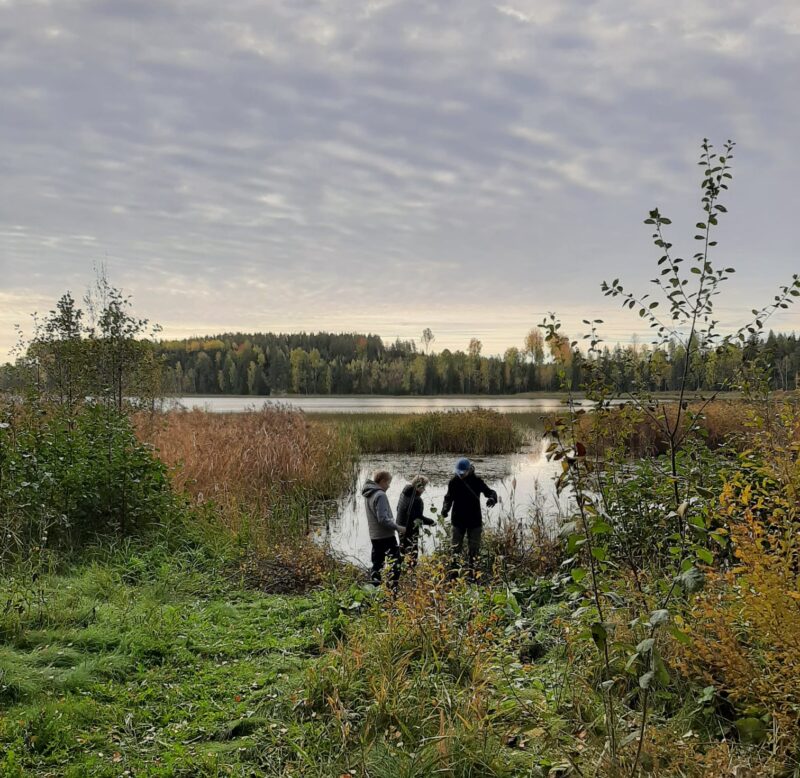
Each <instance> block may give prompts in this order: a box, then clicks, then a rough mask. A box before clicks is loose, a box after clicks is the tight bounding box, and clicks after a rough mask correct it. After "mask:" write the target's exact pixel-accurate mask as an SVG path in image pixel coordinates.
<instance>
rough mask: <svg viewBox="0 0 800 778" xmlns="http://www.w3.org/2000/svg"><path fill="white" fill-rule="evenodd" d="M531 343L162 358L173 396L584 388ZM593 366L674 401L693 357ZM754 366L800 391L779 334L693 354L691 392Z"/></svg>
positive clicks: (796, 356) (221, 339)
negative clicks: (494, 351) (501, 349)
mask: <svg viewBox="0 0 800 778" xmlns="http://www.w3.org/2000/svg"><path fill="white" fill-rule="evenodd" d="M430 339H432V338H429V339H428V340H427V342H426V346H428V345H429V344H430ZM524 343H525V345H524V346H523V347H522V348H514V347H512V348H509V349H507V350H506V351H505V353H504V354H503V355H502V356H484V355H482V353H481V351H482V346H481V343H480V341H478V340H475V339H473V340H472V341H471V342H470V344H469V347H468V348H467V350H465V351H461V350H457V351H450V350H449V349H443V350H441V351H438V352H436V353H430V352H429V349H428V348H425V349H424V350H423V349H421V348H419V347H418V346H417V344H416V343H415V341H413V340H396V341H395V342H393V343H389V344H387V343H384V342H383V341H382V340H381V338H380V337H378V336H376V335H361V334H334V333H327V332H320V333H312V334H306V333H300V334H290V335H276V334H270V333H267V334H245V333H233V334H226V335H220V336H215V337H209V338H198V339H191V340H185V341H162V342H160V343H158V344H157V345H156V347H155V350H156V356H157V357H158V358H159V360H160V361H161V362H162V364H163V370H164V373H163V375H164V389H165V390H166V391H167V392H171V393H176V394H240V395H269V394H392V395H395V394H399V395H403V394H407V395H431V394H432V395H435V394H516V393H519V392H536V391H555V390H558V389H559V388H560V387H561V385H562V380H561V377H560V376H559V375H558V372H559V370H562V369H563V370H565V371H566V377H567V378H568V379H569V380H570V381H571V385H572V386H573V387H578V386H580V385H581V384H582V383H583V381H584V379H585V374H586V369H587V357H586V355H585V354H583V353H582V352H580V351H579V350H577V349H573V348H571V347H570V346H569V343H568V341H567V340H566V339H564V340H563V341H562V342H561V343H544V342H543V339H542V337H541V334H540V332H539V330H531V332H530V333H528V335H527V336H526V338H525V341H524ZM554 357H558V360H557V361H558V362H559V366H557V365H556V361H554ZM592 359H593V361H594V363H595V364H596V366H597V367H598V368H599V369H600V371H601V372H602V374H603V375H604V376H605V377H606V378H607V380H608V381H610V382H611V384H612V385H613V386H614V387H615V388H616V389H617V390H618V391H621V392H624V391H630V390H633V389H636V388H641V389H645V390H650V391H673V390H675V389H676V388H677V387H678V386H679V385H680V380H681V376H682V375H683V373H684V369H685V367H686V352H685V348H684V346H683V345H682V344H681V343H679V342H677V341H672V342H670V343H668V344H667V345H666V346H664V347H659V348H654V347H652V346H643V345H638V344H631V345H628V346H625V347H623V346H620V345H617V346H614V347H607V348H605V349H603V350H602V351H601V352H600V353H599V354H598V355H596V356H594V357H592ZM753 360H762V361H763V362H764V363H765V364H766V365H768V367H769V372H770V375H771V383H772V387H773V388H776V389H786V390H788V389H796V388H797V387H798V373H799V372H800V342H798V338H797V337H796V336H795V335H794V334H791V335H784V334H775V333H773V332H770V333H769V335H768V337H767V338H766V339H759V338H758V337H756V336H752V337H751V338H750V340H748V341H746V342H745V343H744V344H736V345H730V346H729V347H727V348H725V349H724V350H718V349H716V348H710V347H709V348H701V349H700V350H698V351H697V352H693V355H692V360H691V361H692V364H690V365H689V370H688V372H689V376H690V388H692V389H696V390H713V389H724V388H725V387H726V386H729V385H730V384H731V382H733V381H734V379H735V378H736V375H737V373H738V371H739V370H740V368H741V366H742V364H743V362H752V361H753Z"/></svg>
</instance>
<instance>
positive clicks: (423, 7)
mask: <svg viewBox="0 0 800 778" xmlns="http://www.w3.org/2000/svg"><path fill="white" fill-rule="evenodd" d="M798 35H800V11H798V8H797V6H796V4H795V3H792V2H791V0H784V1H783V2H780V1H779V0H772V1H771V2H768V3H764V4H761V6H753V5H752V4H751V3H745V2H742V1H741V0H737V1H736V2H733V3H728V4H724V5H711V6H710V5H708V4H706V5H698V4H696V3H693V2H689V0H677V2H676V3H673V4H672V5H671V6H670V7H669V9H666V8H665V7H664V6H663V3H656V2H655V0H643V2H639V3H636V4H634V5H631V4H630V3H623V2H622V0H582V2H574V3H560V2H556V0H508V2H503V3H499V4H497V5H492V4H487V3H482V2H478V0H466V1H465V2H462V3H459V4H456V5H454V4H447V3H436V2H434V3H431V2H422V0H394V1H390V0H381V1H380V2H377V1H373V2H352V1H351V0H315V1H314V2H311V1H310V0H309V2H296V1H295V0H276V2H271V3H260V2H256V0H231V1H230V2H228V3H224V4H219V3H214V2H211V0H175V1H174V2H170V3H163V2H160V1H157V0H136V1H135V2H134V1H133V0H63V2H59V3H51V2H32V1H31V0H25V2H22V1H21V0H19V1H18V2H15V1H13V0H12V1H11V2H9V0H5V2H0V176H2V180H3V187H2V189H0V271H2V279H3V280H2V287H1V288H2V291H3V293H4V295H6V297H4V298H3V300H5V301H6V304H5V306H4V310H3V311H2V313H1V314H0V352H2V351H3V350H4V349H5V348H8V345H9V342H10V340H11V339H12V338H13V333H12V332H11V331H10V329H9V326H8V322H9V321H10V319H11V318H12V315H13V316H15V315H16V313H14V314H11V313H9V310H11V308H12V306H11V305H10V304H9V302H8V301H9V300H12V299H13V300H14V301H15V302H14V306H13V310H14V311H17V310H18V309H20V308H21V307H24V304H25V301H26V300H28V301H30V300H32V299H33V298H34V297H35V298H36V299H37V300H38V299H41V298H45V297H47V298H50V299H52V300H55V299H56V298H57V297H58V296H59V295H60V294H61V292H63V291H64V290H65V289H66V288H72V289H73V290H74V289H79V290H80V289H82V288H83V287H84V286H85V285H86V284H87V283H88V280H89V277H90V275H91V267H92V264H93V263H94V262H97V261H105V262H107V264H108V267H109V271H110V273H111V276H112V280H114V281H115V282H117V283H119V284H121V285H123V286H125V287H126V289H127V290H128V291H129V292H131V293H133V294H134V297H135V300H136V301H137V305H138V306H140V307H142V308H143V309H144V310H145V311H146V313H147V315H149V316H151V317H152V318H153V319H156V320H159V321H161V322H162V323H163V324H164V325H165V328H166V331H167V333H168V334H169V332H170V328H172V330H173V331H175V332H177V331H178V330H179V329H181V328H183V329H185V328H186V322H192V323H193V325H192V326H196V327H198V328H199V329H198V330H197V331H198V332H199V331H201V330H202V329H206V328H207V329H209V330H213V329H216V328H219V327H222V326H225V327H230V328H237V327H241V328H246V327H247V328H255V327H266V326H268V325H269V326H272V325H273V324H274V323H276V322H278V323H280V322H282V323H283V325H284V328H290V327H297V328H306V329H308V328H311V327H312V326H313V327H325V326H328V327H334V326H335V327H337V328H339V327H341V328H345V329H351V328H353V327H355V326H356V322H361V323H364V322H369V327H370V328H372V329H375V330H378V331H381V332H383V331H385V332H386V333H387V334H389V335H394V334H396V333H394V332H392V330H393V329H396V328H397V327H398V323H399V322H402V321H410V322H411V323H410V324H409V325H408V326H409V328H411V329H413V330H414V331H416V330H417V329H420V330H421V328H422V327H423V326H426V325H427V324H428V323H430V322H433V321H440V324H441V327H443V328H445V329H447V328H449V331H450V332H451V333H452V339H453V344H454V345H455V344H456V341H457V340H458V339H462V340H464V341H465V342H466V340H468V337H467V335H466V332H465V331H464V327H465V326H466V327H467V329H468V328H469V326H470V325H469V322H472V323H473V324H472V326H474V327H476V328H478V327H483V328H484V331H485V332H486V333H489V332H501V331H502V332H505V333H506V339H507V340H508V341H509V342H510V341H511V339H512V338H513V337H516V335H515V332H516V330H517V328H519V326H520V323H519V322H523V321H524V320H526V319H532V320H535V318H536V316H538V312H540V311H542V310H547V309H550V308H556V309H562V310H566V311H571V310H572V309H573V308H575V309H576V310H577V309H584V310H587V311H588V310H589V309H590V308H593V309H599V310H600V311H603V310H604V308H603V306H605V305H606V301H605V300H603V299H602V298H601V297H600V296H599V295H598V292H597V285H598V283H599V281H600V280H601V279H602V278H604V277H613V276H623V277H626V278H630V279H631V280H632V281H633V282H635V283H638V284H640V285H646V282H647V279H648V278H649V277H650V275H651V274H652V270H651V264H650V260H651V259H652V258H653V256H654V255H653V252H651V251H650V249H651V248H652V247H651V246H650V245H649V237H648V233H647V231H646V230H645V229H644V228H643V227H642V225H641V218H642V217H643V216H644V215H645V214H646V211H647V210H648V209H649V208H650V207H652V206H653V205H655V204H659V205H660V206H661V207H662V208H663V209H664V210H665V211H666V212H668V213H669V214H670V215H671V216H673V218H674V222H675V226H676V228H677V227H679V226H681V225H683V228H684V229H683V231H682V233H679V234H683V235H685V236H686V237H687V238H688V239H689V241H688V245H686V242H685V241H679V240H677V239H676V245H678V244H680V245H681V248H682V250H684V251H686V252H691V251H692V250H693V246H692V245H691V240H690V239H691V225H692V224H693V223H694V221H696V214H695V211H696V200H697V183H696V181H695V178H696V172H695V171H696V168H695V166H694V161H695V157H696V152H697V146H698V142H699V140H700V138H702V137H703V136H709V137H711V138H712V139H715V140H718V141H722V140H724V139H725V138H727V137H732V138H735V139H736V140H738V141H739V144H740V145H739V153H738V155H737V159H736V165H737V168H736V171H735V175H736V180H735V182H734V186H733V189H732V192H731V196H730V200H729V206H730V210H731V212H732V214H733V215H732V217H731V219H730V220H729V221H728V222H727V223H723V226H722V230H723V232H722V235H721V245H722V247H723V249H724V250H725V252H726V259H725V262H726V264H734V265H736V266H738V267H739V269H740V274H739V276H738V277H737V280H736V282H735V284H734V285H733V286H732V290H731V293H732V302H731V305H732V306H733V307H734V308H736V309H737V310H738V307H741V309H742V310H744V311H746V310H748V309H749V308H751V307H754V305H755V304H757V303H759V302H761V300H762V299H763V298H764V297H765V296H766V297H767V299H769V291H770V288H771V286H772V285H773V284H774V283H776V282H777V281H778V280H780V279H783V278H784V277H785V276H786V275H787V274H788V273H789V272H790V271H791V270H792V269H793V268H794V266H795V265H796V261H795V258H794V251H795V248H794V240H793V234H792V225H793V221H794V216H793V213H792V210H793V206H792V202H793V201H795V200H796V196H795V193H794V181H795V180H796V178H797V174H798V173H799V172H800V169H799V168H800V161H798V157H797V155H796V153H795V150H794V133H793V129H792V128H793V127H796V126H797V123H798V120H800V105H799V104H798V102H797V100H796V99H795V95H796V87H795V80H796V79H795V74H796V73H797V72H798V65H800V62H799V61H798V60H800V47H798ZM409 290H413V293H409ZM751 296H752V298H753V299H752V300H751V299H750V298H751ZM412 312H413V317H412V315H411V313H412ZM611 315H612V314H610V313H609V311H608V310H607V309H605V317H606V318H609V316H611ZM575 316H576V317H578V316H579V314H578V313H576V314H575ZM613 316H615V318H614V319H613V321H614V324H613V328H614V331H615V332H617V333H619V335H620V337H624V336H626V334H628V332H629V329H630V327H633V326H635V323H631V324H627V323H626V320H623V319H621V318H619V316H618V315H616V314H613ZM436 317H439V318H438V319H437V318H436ZM792 317H793V314H792V315H790V316H787V317H785V318H784V320H783V322H784V324H785V326H787V327H789V326H792V325H793V324H794V322H795V321H796V319H794V318H792ZM580 318H583V317H580ZM412 320H413V321H412ZM576 321H577V319H576ZM609 321H611V319H610V318H609ZM348 322H353V324H352V325H349V324H348ZM459 322H461V323H465V322H466V323H467V324H465V325H464V326H461V324H459ZM532 323H535V321H533V322H532ZM365 326H366V325H365ZM496 328H499V329H496ZM475 334H476V335H478V336H480V334H481V332H480V331H477V330H476V332H475ZM446 338H447V336H446V334H445V333H444V332H442V333H441V335H440V337H439V339H438V340H437V343H438V344H446V343H447V340H446ZM498 338H499V336H498Z"/></svg>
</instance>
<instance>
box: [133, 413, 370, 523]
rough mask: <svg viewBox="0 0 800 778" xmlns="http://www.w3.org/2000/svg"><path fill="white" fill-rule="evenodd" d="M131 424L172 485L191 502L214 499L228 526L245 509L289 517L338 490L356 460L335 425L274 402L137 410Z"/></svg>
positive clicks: (262, 516) (250, 512)
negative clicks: (157, 412)
mask: <svg viewBox="0 0 800 778" xmlns="http://www.w3.org/2000/svg"><path fill="white" fill-rule="evenodd" d="M137 429H138V432H139V434H140V435H141V437H142V438H143V439H144V440H146V441H147V442H149V443H151V444H152V445H153V446H154V447H155V448H156V450H157V452H158V455H159V457H160V458H161V459H162V460H163V461H164V462H165V463H166V464H167V465H168V466H169V467H170V469H171V471H172V477H173V483H174V485H175V488H176V489H178V490H179V491H182V492H185V493H186V494H188V495H189V496H190V497H191V498H192V499H193V500H194V501H195V502H196V503H198V504H202V503H204V502H207V501H213V502H214V503H215V505H217V506H218V507H219V509H220V510H221V512H222V514H223V519H224V520H225V521H226V523H227V524H228V526H229V528H230V529H234V530H239V529H241V528H242V526H241V525H242V522H243V521H244V520H245V519H246V517H248V516H249V517H250V518H252V519H258V520H259V521H263V520H264V519H265V518H269V517H273V518H282V519H284V520H285V521H287V522H288V521H290V520H292V519H296V518H297V516H296V515H295V514H296V513H297V512H298V511H300V512H304V511H305V510H306V509H307V507H308V506H309V505H310V504H311V503H312V502H313V501H315V500H319V499H326V498H332V497H336V496H338V495H339V494H340V493H341V492H342V490H343V489H345V488H346V487H347V486H348V484H349V483H350V480H351V478H352V475H353V466H354V462H355V459H356V451H355V449H354V447H353V444H352V443H351V441H350V440H349V438H348V437H347V436H345V435H343V434H341V432H340V431H339V430H338V429H336V428H334V427H329V426H325V425H321V424H318V423H312V422H309V421H308V420H307V419H306V418H305V416H304V415H303V414H302V413H301V412H299V411H290V410H285V409H280V408H278V409H275V408H265V409H264V410H260V411H253V412H248V413H235V414H214V413H206V412H204V411H172V412H170V413H167V414H164V415H162V416H155V417H151V416H144V415H143V416H141V417H139V418H138V419H137Z"/></svg>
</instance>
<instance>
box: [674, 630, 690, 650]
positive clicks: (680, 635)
mask: <svg viewBox="0 0 800 778" xmlns="http://www.w3.org/2000/svg"><path fill="white" fill-rule="evenodd" d="M669 634H670V635H672V637H674V638H675V640H677V641H678V642H679V643H683V645H685V646H688V645H689V644H690V643H691V642H692V639H691V638H690V637H689V636H688V635H687V634H686V633H685V632H683V631H682V630H680V629H678V628H677V627H670V630H669Z"/></svg>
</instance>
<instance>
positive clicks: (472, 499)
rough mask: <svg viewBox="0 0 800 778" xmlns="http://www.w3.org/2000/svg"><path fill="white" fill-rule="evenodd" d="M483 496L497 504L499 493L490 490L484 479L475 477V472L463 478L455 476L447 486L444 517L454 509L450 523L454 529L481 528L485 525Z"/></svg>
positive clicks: (443, 509)
mask: <svg viewBox="0 0 800 778" xmlns="http://www.w3.org/2000/svg"><path fill="white" fill-rule="evenodd" d="M481 495H484V497H486V499H487V500H493V501H494V502H497V492H495V491H494V489H490V488H489V487H488V486H487V485H486V484H485V483H484V481H483V479H481V478H478V476H477V475H475V473H474V471H470V473H469V474H468V475H465V476H464V477H463V478H459V477H458V476H457V475H454V476H453V477H452V478H451V479H450V483H448V484H447V494H445V496H444V503H443V505H442V516H445V517H446V516H447V514H448V513H450V509H451V508H452V509H453V517H452V518H451V519H450V522H451V524H452V525H453V526H454V527H458V528H459V529H469V528H470V527H480V526H481V525H482V524H483V516H482V515H481Z"/></svg>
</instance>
